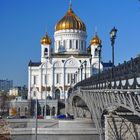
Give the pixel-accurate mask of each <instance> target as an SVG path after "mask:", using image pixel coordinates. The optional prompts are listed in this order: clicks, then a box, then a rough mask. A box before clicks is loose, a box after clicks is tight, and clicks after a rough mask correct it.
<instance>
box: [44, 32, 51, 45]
mask: <svg viewBox="0 0 140 140" xmlns="http://www.w3.org/2000/svg"><path fill="white" fill-rule="evenodd" d="M51 43H52V41H51V38H50V37H49V36H48V34H47V32H46V35H45V36H44V37H43V38H42V39H41V44H42V45H51Z"/></svg>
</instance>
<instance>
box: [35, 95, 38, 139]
mask: <svg viewBox="0 0 140 140" xmlns="http://www.w3.org/2000/svg"><path fill="white" fill-rule="evenodd" d="M35 108H36V114H35V140H37V127H38V125H37V96H36V102H35Z"/></svg>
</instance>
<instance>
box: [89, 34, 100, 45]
mask: <svg viewBox="0 0 140 140" xmlns="http://www.w3.org/2000/svg"><path fill="white" fill-rule="evenodd" d="M101 44H102V41H101V40H100V38H99V37H98V35H97V34H95V36H94V37H93V38H92V39H91V41H90V45H101Z"/></svg>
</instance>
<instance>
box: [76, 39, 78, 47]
mask: <svg viewBox="0 0 140 140" xmlns="http://www.w3.org/2000/svg"><path fill="white" fill-rule="evenodd" d="M76 49H78V40H76Z"/></svg>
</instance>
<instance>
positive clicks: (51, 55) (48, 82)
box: [28, 13, 103, 99]
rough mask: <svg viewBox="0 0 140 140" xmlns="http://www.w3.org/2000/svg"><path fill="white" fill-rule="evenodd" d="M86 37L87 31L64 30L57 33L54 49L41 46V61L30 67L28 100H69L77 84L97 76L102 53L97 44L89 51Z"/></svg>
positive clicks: (48, 46) (45, 45) (49, 46)
mask: <svg viewBox="0 0 140 140" xmlns="http://www.w3.org/2000/svg"><path fill="white" fill-rule="evenodd" d="M71 14H72V13H71ZM78 20H79V19H78ZM78 22H79V21H78ZM70 24H71V23H70ZM62 26H63V25H62ZM86 38H87V33H86V31H85V30H79V29H61V30H56V31H55V33H54V47H52V46H51V43H48V44H43V43H42V44H41V62H39V63H34V62H31V61H30V63H29V67H28V99H31V98H32V99H35V98H36V97H37V98H38V99H45V98H46V96H48V95H50V96H51V97H52V98H54V99H66V98H67V97H68V96H69V94H70V93H71V88H72V87H73V86H74V85H75V84H76V83H77V82H79V81H81V80H83V79H85V78H88V77H90V76H91V75H92V74H94V73H97V70H98V69H99V54H97V55H96V56H95V55H94V54H95V49H92V48H96V47H98V45H97V44H94V45H91V52H90V53H89V52H87V47H86ZM88 44H89V43H88ZM51 48H53V50H52V49H51ZM100 68H101V69H103V68H102V64H101V65H100Z"/></svg>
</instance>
